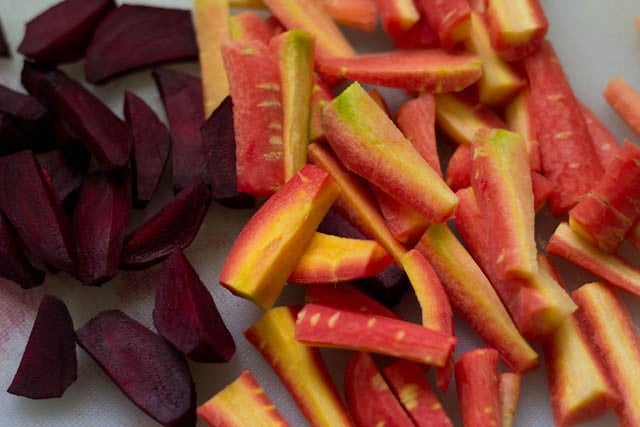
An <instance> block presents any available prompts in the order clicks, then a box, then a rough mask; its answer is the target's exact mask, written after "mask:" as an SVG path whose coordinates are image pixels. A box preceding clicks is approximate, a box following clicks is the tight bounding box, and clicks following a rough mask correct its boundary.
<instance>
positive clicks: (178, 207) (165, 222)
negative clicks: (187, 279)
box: [120, 180, 211, 270]
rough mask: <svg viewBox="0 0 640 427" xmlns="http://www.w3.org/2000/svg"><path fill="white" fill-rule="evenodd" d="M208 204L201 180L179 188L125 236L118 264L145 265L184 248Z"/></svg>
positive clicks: (204, 185) (209, 200) (209, 202)
mask: <svg viewBox="0 0 640 427" xmlns="http://www.w3.org/2000/svg"><path fill="white" fill-rule="evenodd" d="M210 204H211V192H210V191H209V189H208V188H207V185H206V184H205V183H204V181H202V180H200V181H199V182H197V183H195V184H193V185H191V186H190V187H187V188H185V189H184V190H182V191H180V192H179V193H178V194H177V195H176V196H175V197H174V198H173V199H171V200H170V201H169V202H168V203H167V204H166V205H164V206H163V207H162V208H161V209H160V210H159V211H158V212H157V213H156V214H154V215H153V216H152V217H151V218H149V219H148V220H147V221H146V222H144V223H143V224H142V225H141V226H140V227H138V228H137V229H135V230H134V231H133V232H131V234H129V235H128V236H127V237H126V238H125V242H124V248H123V250H122V257H121V259H120V267H121V268H123V269H133V270H135V269H144V268H147V267H149V266H151V265H154V264H157V263H159V262H161V261H163V260H164V259H166V258H167V257H168V256H169V255H171V253H172V252H173V251H174V250H175V248H180V249H185V248H186V247H187V246H189V245H190V244H191V242H192V241H193V239H194V238H195V237H196V234H198V230H200V226H201V225H202V221H203V220H204V217H205V215H206V213H207V210H208V209H209V205H210Z"/></svg>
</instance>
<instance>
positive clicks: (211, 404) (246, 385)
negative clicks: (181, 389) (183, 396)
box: [198, 370, 289, 427]
mask: <svg viewBox="0 0 640 427" xmlns="http://www.w3.org/2000/svg"><path fill="white" fill-rule="evenodd" d="M198 416H199V417H200V418H202V419H203V420H204V421H205V422H206V423H207V424H208V425H209V426H212V427H215V426H226V427H243V426H256V425H261V424H266V425H269V426H274V427H275V426H278V427H289V423H288V422H287V420H286V419H285V418H284V417H283V416H282V415H281V414H280V412H279V411H278V409H277V408H276V407H275V405H274V404H273V402H272V401H271V399H269V396H267V393H266V392H265V391H264V389H263V388H262V386H261V385H260V383H258V381H257V380H256V378H255V377H254V376H253V374H252V373H251V371H249V370H245V371H243V372H242V374H240V376H239V377H238V378H236V379H235V380H234V381H233V382H232V383H231V384H229V385H227V386H226V387H225V388H223V389H222V390H220V391H219V392H218V393H216V394H215V395H214V396H213V397H212V398H210V399H209V400H207V401H206V402H205V403H203V404H202V405H200V406H198Z"/></svg>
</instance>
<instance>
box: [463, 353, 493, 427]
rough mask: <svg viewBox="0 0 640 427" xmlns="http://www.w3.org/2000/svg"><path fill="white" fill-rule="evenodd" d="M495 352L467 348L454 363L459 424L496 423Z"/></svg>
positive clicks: (472, 425)
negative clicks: (459, 414)
mask: <svg viewBox="0 0 640 427" xmlns="http://www.w3.org/2000/svg"><path fill="white" fill-rule="evenodd" d="M497 368H498V352H497V351H496V350H494V349H492V348H479V349H476V350H471V351H468V352H466V353H464V354H463V355H462V356H460V359H458V361H457V362H456V367H455V370H456V390H457V392H458V401H459V402H460V412H461V414H462V425H463V426H464V427H474V426H499V425H500V401H499V400H498V376H497V373H496V371H497Z"/></svg>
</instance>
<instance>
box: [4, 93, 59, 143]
mask: <svg viewBox="0 0 640 427" xmlns="http://www.w3.org/2000/svg"><path fill="white" fill-rule="evenodd" d="M0 112H2V113H6V114H8V115H9V117H10V118H11V121H12V122H13V123H14V124H15V125H16V127H17V128H18V129H20V131H22V133H24V134H25V136H27V137H29V139H30V142H31V146H32V147H33V149H34V151H38V152H39V151H44V150H47V149H52V148H54V147H55V141H54V140H53V138H54V128H53V120H52V117H51V114H50V113H49V111H47V109H46V108H44V107H43V106H42V104H40V103H39V102H38V101H37V100H36V99H35V98H34V97H32V96H29V95H26V94H24V93H20V92H16V91H15V90H13V89H10V88H8V87H6V86H3V85H0Z"/></svg>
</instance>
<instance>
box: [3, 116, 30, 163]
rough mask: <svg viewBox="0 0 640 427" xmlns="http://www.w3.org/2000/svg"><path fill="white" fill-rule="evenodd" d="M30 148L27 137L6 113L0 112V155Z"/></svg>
mask: <svg viewBox="0 0 640 427" xmlns="http://www.w3.org/2000/svg"><path fill="white" fill-rule="evenodd" d="M28 148H31V147H30V146H29V141H28V140H27V137H26V136H25V135H24V134H23V133H22V131H21V130H20V129H18V127H17V126H16V125H15V123H14V122H13V120H11V117H9V115H8V114H5V113H1V112H0V156H6V155H7V154H11V153H15V152H17V151H21V150H26V149H28Z"/></svg>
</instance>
